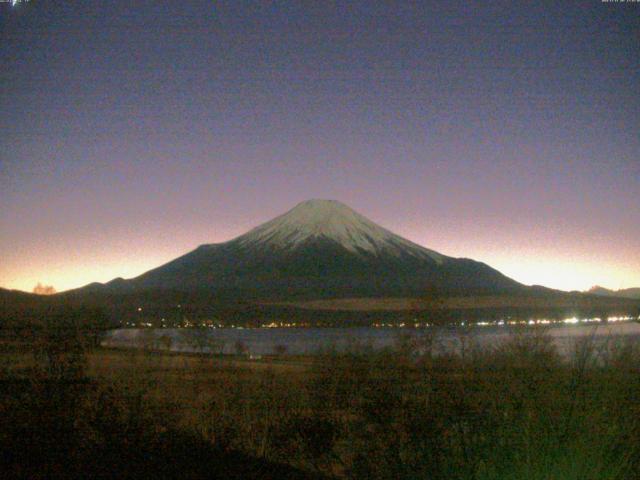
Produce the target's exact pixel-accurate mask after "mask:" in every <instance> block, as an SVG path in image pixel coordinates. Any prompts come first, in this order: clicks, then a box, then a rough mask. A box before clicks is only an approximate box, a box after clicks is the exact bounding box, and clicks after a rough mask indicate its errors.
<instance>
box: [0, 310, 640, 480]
mask: <svg viewBox="0 0 640 480" xmlns="http://www.w3.org/2000/svg"><path fill="white" fill-rule="evenodd" d="M41 325H42V328H40V329H39V330H38V329H36V330H34V331H33V332H34V333H32V334H31V336H29V337H24V338H25V339H28V341H20V340H21V339H20V338H19V337H16V336H15V335H14V336H13V337H11V336H7V337H5V340H4V343H3V344H2V345H3V351H2V353H1V355H0V413H1V414H0V451H1V452H2V454H1V455H2V457H1V459H0V460H1V462H2V464H1V471H0V478H69V477H74V478H80V477H82V478H127V477H128V478H143V477H152V476H153V477H159V478H174V477H175V478H178V477H180V478H327V477H335V478H394V479H395V478H407V479H413V478H425V479H478V480H480V479H534V480H535V479H562V480H566V479H576V480H578V479H580V480H589V479H594V480H595V479H598V480H600V479H635V478H639V476H638V472H639V471H640V348H639V346H638V345H634V344H616V343H615V342H613V343H612V344H610V345H609V346H608V348H606V349H602V348H600V347H599V348H598V349H596V348H595V347H594V344H593V343H591V342H589V341H585V342H584V343H583V344H580V345H578V346H577V348H576V354H575V356H574V357H573V359H572V360H571V361H570V362H567V361H565V360H562V359H561V358H560V357H559V356H558V355H557V353H556V352H555V351H554V350H553V348H552V347H551V346H550V345H551V343H550V342H549V341H548V339H547V338H546V337H545V336H544V334H537V335H524V334H519V333H517V332H516V333H514V336H513V338H512V339H511V341H510V342H508V343H507V344H504V345H501V346H500V347H499V348H497V349H494V350H491V351H486V350H485V351H480V350H478V349H476V348H475V347H474V345H473V343H472V342H471V341H470V340H469V342H467V343H465V348H464V349H462V351H461V352H460V353H459V354H456V355H450V356H446V357H444V356H440V357H435V356H433V355H432V354H431V353H430V352H431V349H430V346H431V345H432V344H433V342H434V341H435V340H436V338H435V336H436V334H435V333H430V334H425V335H424V336H423V337H422V338H420V339H419V340H417V342H418V343H419V345H418V344H416V340H409V339H405V338H402V337H399V339H398V343H397V346H396V347H395V348H394V349H392V350H388V351H382V352H380V351H378V352H373V351H370V350H368V349H367V348H365V347H362V346H358V345H354V346H353V349H352V351H351V352H349V353H335V352H326V353H325V354H324V355H321V356H318V357H313V358H291V357H282V358H279V357H278V356H274V357H271V358H265V359H262V360H260V361H258V362H251V361H248V360H247V359H245V358H243V357H241V356H238V357H228V356H227V357H222V356H207V355H193V354H192V355H187V354H171V353H166V352H165V353H163V352H160V351H150V350H137V351H118V350H106V349H101V348H99V347H97V345H96V344H97V342H96V330H95V329H85V328H83V326H82V325H83V323H82V318H81V316H80V315H74V314H71V313H69V314H68V315H67V316H66V317H65V319H62V318H60V317H59V316H58V317H56V316H53V317H52V318H51V319H50V320H46V319H45V320H44V321H43V322H41ZM59 326H64V328H56V327H59ZM418 351H420V352H426V353H423V354H420V355H418V354H417V353H416V352H418Z"/></svg>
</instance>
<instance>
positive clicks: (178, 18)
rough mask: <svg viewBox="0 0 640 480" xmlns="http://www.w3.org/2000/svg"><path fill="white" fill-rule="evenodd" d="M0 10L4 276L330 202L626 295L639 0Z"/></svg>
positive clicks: (631, 276)
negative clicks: (309, 202) (302, 204)
mask: <svg viewBox="0 0 640 480" xmlns="http://www.w3.org/2000/svg"><path fill="white" fill-rule="evenodd" d="M481 3H482V2H470V1H468V0H465V1H457V0H450V1H432V2H428V1H424V2H382V1H376V2H358V1H335V2H325V1H313V2H244V1H240V0H230V1H225V2H217V1H216V2H212V1H205V0H200V1H198V0H194V1H176V0H165V1H158V0H136V1H130V2H124V1H120V2H113V1H93V0H83V1H80V0H77V1H74V0H68V1H44V0H40V1H36V0H34V1H32V2H31V3H29V4H22V5H18V6H16V7H15V8H12V7H11V6H10V5H9V4H6V3H3V4H0V286H2V287H5V288H16V289H22V290H28V291H31V290H32V289H33V287H34V286H35V284H36V283H37V282H43V283H45V284H50V285H53V286H54V287H55V288H57V289H58V290H65V289H68V288H73V287H77V286H81V285H84V284H86V283H89V282H92V281H107V280H110V279H112V278H114V277H117V276H123V277H125V278H127V277H132V276H135V275H138V274H140V273H142V272H144V271H146V270H148V269H150V268H152V267H155V266H158V265H159V264H161V263H164V262H166V261H168V260H170V259H173V258H175V257H176V256H179V255H181V254H183V253H186V252H187V251H189V250H191V249H193V248H195V247H196V246H197V245H199V244H202V243H213V242H220V241H225V240H228V239H231V238H232V237H234V236H236V235H239V234H241V233H244V232H245V231H246V230H248V229H249V228H251V227H253V226H255V225H257V224H259V223H262V222H263V221H266V220H268V219H270V218H271V217H273V216H275V215H277V214H280V213H282V212H284V211H285V210H288V209H289V208H291V207H293V206H294V205H295V204H296V203H298V202H300V201H302V200H305V199H308V198H333V199H337V200H341V201H343V202H344V203H346V204H348V205H350V206H351V207H353V208H354V209H356V210H357V211H359V212H360V213H362V214H364V215H365V216H367V217H369V218H370V219H372V220H374V221H376V222H377V223H379V224H381V225H383V226H385V227H387V228H389V229H391V230H393V231H395V232H396V233H398V234H400V235H403V236H405V237H407V238H409V239H411V240H413V241H415V242H417V243H420V244H422V245H424V246H426V247H429V248H432V249H435V250H437V251H440V252H441V253H444V254H447V255H451V256H464V257H470V258H473V259H476V260H481V261H483V262H485V263H488V264H489V265H491V266H493V267H495V268H497V269H499V270H500V271H502V272H503V273H505V274H506V275H508V276H511V277H513V278H514V279H516V280H519V281H521V282H524V283H526V284H542V285H546V286H549V287H554V288H561V289H586V288H589V287H590V286H592V285H594V284H601V285H603V286H606V287H610V288H616V289H617V288H626V287H633V286H640V3H627V4H620V3H602V2H601V1H600V0H581V1H578V2H573V1H566V0H563V1H555V2H547V1H544V2H513V1H504V2H503V1H492V2H484V3H485V5H484V6H480V4H481Z"/></svg>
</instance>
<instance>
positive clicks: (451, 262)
mask: <svg viewBox="0 0 640 480" xmlns="http://www.w3.org/2000/svg"><path fill="white" fill-rule="evenodd" d="M521 287H522V286H521V285H520V284H519V283H517V282H515V281H514V280H511V279H509V278H507V277H505V276H504V275H502V274H501V273H500V272H498V271H497V270H494V269H492V268H491V267H489V266H487V265H485V264H483V263H480V262H475V261H473V260H469V259H456V258H452V257H447V256H445V255H442V254H440V253H438V252H435V251H433V250H429V249H427V248H424V247H422V246H420V245H417V244H415V243H413V242H411V241H409V240H407V239H405V238H402V237H400V236H398V235H396V234H394V233H392V232H390V231H389V230H386V229H384V228H382V227H380V226H378V225H377V224H375V223H374V222H372V221H370V220H368V219H367V218H365V217H364V216H362V215H360V214H358V213H357V212H355V211H353V210H351V209H350V208H349V207H347V206H346V205H344V204H342V203H340V202H336V201H331V200H309V201H306V202H303V203H301V204H299V205H297V206H296V207H295V208H293V209H292V210H290V211H289V212H287V213H285V214H283V215H281V216H279V217H276V218H275V219H273V220H271V221H269V222H267V223H265V224H262V225H260V226H258V227H256V228H254V229H253V230H251V231H249V232H248V233H246V234H244V235H241V236H240V237H237V238H235V239H233V240H230V241H228V242H225V243H220V244H210V245H202V246H200V247H198V248H197V249H195V250H194V251H192V252H190V253H188V254H186V255H184V256H182V257H179V258H177V259H175V260H173V261H171V262H169V263H167V264H165V265H162V266H160V267H158V268H156V269H153V270H151V271H149V272H146V273H145V274H143V275H141V276H139V277H137V278H134V279H131V280H124V281H123V280H119V281H117V282H110V284H107V285H106V286H105V287H104V288H107V289H110V290H112V291H125V292H126V291H142V290H157V289H161V290H179V291H195V290H207V291H210V292H216V293H218V294H220V295H231V296H242V297H248V298H287V297H305V298H324V297H347V296H354V295H356V296H357V295H375V296H392V295H407V294H412V295H416V294H417V295H420V294H425V293H428V292H429V291H432V290H434V289H435V290H438V291H442V292H455V293H498V292H508V291H514V290H518V289H520V288H521ZM92 288H94V289H95V286H92Z"/></svg>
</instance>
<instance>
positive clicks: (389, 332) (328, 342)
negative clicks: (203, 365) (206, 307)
mask: <svg viewBox="0 0 640 480" xmlns="http://www.w3.org/2000/svg"><path fill="white" fill-rule="evenodd" d="M523 328H524V330H522V329H523ZM515 331H523V332H526V333H525V334H527V335H534V334H536V333H542V332H543V331H544V332H546V334H547V335H548V336H549V338H550V339H551V341H552V342H553V343H554V345H555V346H556V347H557V348H558V351H559V352H560V353H561V354H563V355H565V356H569V355H570V354H571V353H572V352H573V351H575V348H576V345H577V344H578V343H579V342H580V341H581V340H585V339H589V338H590V337H592V338H593V339H594V341H595V343H596V345H598V346H599V347H603V346H606V345H611V344H614V343H616V342H625V341H633V342H636V341H638V340H639V339H640V323H638V322H633V321H631V322H616V323H604V324H603V323H597V324H594V323H578V324H570V325H568V324H558V325H555V324H554V325H545V326H539V325H535V326H527V327H515V326H497V325H490V326H473V327H469V328H460V327H447V328H442V329H438V330H437V334H436V351H437V352H439V353H443V352H459V351H460V349H461V348H462V346H463V345H474V346H477V347H480V348H490V347H495V346H498V345H500V344H501V343H502V342H504V341H506V340H508V339H509V338H510V337H511V336H512V335H513V333H514V332H515ZM430 332H431V333H430ZM432 332H433V330H431V329H430V328H427V329H414V328H371V327H362V328H247V329H238V328H207V329H203V330H200V331H199V332H198V331H194V329H171V328H163V329H136V328H129V329H124V328H123V329H117V330H113V331H111V332H109V334H108V335H107V338H105V340H104V342H103V345H104V346H107V347H130V348H140V347H142V346H144V345H145V343H146V344H149V342H155V346H156V348H168V349H170V350H171V351H182V352H193V351H199V350H200V348H202V349H203V350H204V351H211V350H215V351H218V352H222V353H225V354H234V353H238V351H239V350H243V351H244V353H246V354H249V355H252V356H261V355H271V354H273V353H275V352H276V351H279V353H281V354H289V355H308V354H315V353H319V352H322V351H323V350H327V349H335V350H337V351H347V350H349V349H353V348H360V347H371V348H373V349H382V348H386V347H392V346H394V345H397V343H398V341H399V340H400V339H401V338H402V337H411V338H414V339H416V340H419V339H420V337H422V336H425V335H430V334H432ZM163 337H164V338H163ZM161 339H162V340H161ZM207 344H208V346H207Z"/></svg>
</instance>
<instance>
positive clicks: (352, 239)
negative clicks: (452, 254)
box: [236, 200, 444, 263]
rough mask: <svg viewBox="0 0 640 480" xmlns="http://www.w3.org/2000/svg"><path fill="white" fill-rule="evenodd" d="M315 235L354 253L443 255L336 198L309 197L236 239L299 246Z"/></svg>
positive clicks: (437, 258)
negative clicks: (378, 222) (382, 225)
mask: <svg viewBox="0 0 640 480" xmlns="http://www.w3.org/2000/svg"><path fill="white" fill-rule="evenodd" d="M313 239H326V240H330V241H333V242H336V243H338V244H340V245H342V246H343V247H344V248H346V249H347V250H349V251H351V252H354V253H363V252H368V253H371V254H378V253H381V252H386V253H391V254H394V255H401V254H409V255H412V256H415V257H421V258H425V257H429V258H430V259H432V260H434V261H435V262H437V263H441V262H442V261H443V260H444V257H443V255H441V254H439V253H437V252H434V251H432V250H429V249H426V248H424V247H421V246H420V245H417V244H415V243H413V242H411V241H409V240H406V239H404V238H402V237H400V236H398V235H396V234H394V233H392V232H390V231H389V230H387V229H385V228H382V227H380V226H379V225H377V224H375V223H374V222H372V221H371V220H369V219H367V218H366V217H364V216H363V215H360V214H359V213H357V212H356V211H354V210H352V209H351V208H349V207H348V206H346V205H345V204H343V203H341V202H338V201H336V200H307V201H305V202H302V203H299V204H298V205H296V206H295V207H294V208H293V209H291V210H289V211H288V212H286V213H285V214H283V215H280V216H279V217H276V218H274V219H273V220H271V221H269V222H267V223H264V224H262V225H260V226H258V227H256V228H254V229H253V230H251V231H249V232H248V233H246V234H244V235H242V236H241V237H238V238H237V239H236V241H237V242H239V243H240V244H241V245H254V246H255V245H268V246H271V247H276V248H295V247H296V246H298V245H301V244H303V243H305V242H306V241H308V240H313Z"/></svg>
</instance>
